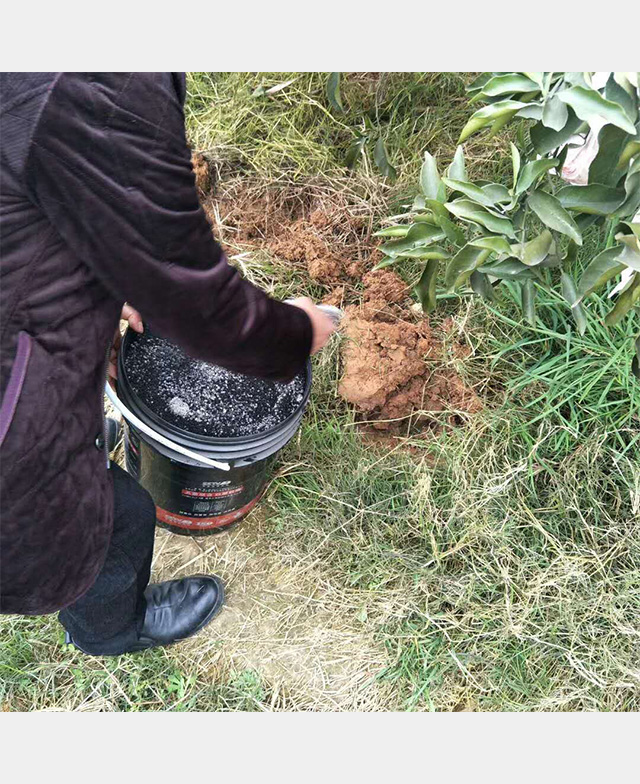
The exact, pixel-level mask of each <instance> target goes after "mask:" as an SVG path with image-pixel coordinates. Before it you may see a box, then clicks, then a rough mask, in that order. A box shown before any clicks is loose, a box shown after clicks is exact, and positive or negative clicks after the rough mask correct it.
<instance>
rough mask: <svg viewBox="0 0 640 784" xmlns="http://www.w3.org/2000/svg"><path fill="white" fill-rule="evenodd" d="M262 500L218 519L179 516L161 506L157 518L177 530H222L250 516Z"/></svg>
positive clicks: (158, 508) (252, 502)
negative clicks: (247, 515)
mask: <svg viewBox="0 0 640 784" xmlns="http://www.w3.org/2000/svg"><path fill="white" fill-rule="evenodd" d="M259 500H260V495H258V496H256V497H255V498H254V499H253V501H249V503H248V504H246V506H243V507H241V508H240V509H236V510H235V511H234V512H228V513H227V514H223V515H218V516H217V517H187V516H186V515H179V514H176V513H175V512H168V511H167V510H166V509H162V508H161V507H160V506H156V517H157V518H158V520H160V522H161V523H166V524H167V525H172V526H175V527H176V528H187V529H191V530H206V529H207V528H220V527H221V526H223V525H229V523H233V522H235V521H236V520H239V519H240V518H241V517H244V516H245V515H246V514H248V513H249V512H250V511H251V509H253V507H254V506H255V505H256V504H257V503H258V501H259Z"/></svg>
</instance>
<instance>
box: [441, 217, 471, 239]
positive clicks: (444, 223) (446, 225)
mask: <svg viewBox="0 0 640 784" xmlns="http://www.w3.org/2000/svg"><path fill="white" fill-rule="evenodd" d="M447 214H448V213H447ZM438 225H439V226H440V227H441V228H442V230H443V231H444V233H445V234H446V236H447V239H448V240H449V242H450V243H452V244H453V245H464V244H465V242H466V237H465V234H464V232H463V231H462V229H459V228H458V227H457V226H456V224H455V223H453V222H452V221H450V220H449V218H445V217H443V216H438Z"/></svg>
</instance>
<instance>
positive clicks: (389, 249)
mask: <svg viewBox="0 0 640 784" xmlns="http://www.w3.org/2000/svg"><path fill="white" fill-rule="evenodd" d="M444 237H445V232H444V231H443V229H441V228H440V227H439V226H432V225H431V224H430V223H414V224H413V226H411V228H410V229H409V231H408V232H407V235H406V237H403V238H402V239H399V240H392V241H391V242H386V243H385V244H384V245H381V246H380V250H381V251H382V252H383V253H386V254H387V256H399V255H401V254H402V253H405V252H406V251H408V250H414V249H415V248H424V247H426V246H427V245H430V244H431V243H433V242H437V241H438V240H442V239H444Z"/></svg>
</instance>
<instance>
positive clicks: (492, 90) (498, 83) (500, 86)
mask: <svg viewBox="0 0 640 784" xmlns="http://www.w3.org/2000/svg"><path fill="white" fill-rule="evenodd" d="M531 90H533V91H535V92H538V90H539V85H538V84H536V83H535V82H534V81H532V80H531V79H529V78H528V77H526V76H524V75H523V74H519V73H510V74H505V75H504V76H494V77H492V78H491V79H489V80H488V81H487V82H486V83H485V84H484V85H483V87H482V90H481V92H482V94H483V95H488V96H489V97H491V98H494V97H495V96H496V95H506V94H509V93H526V92H530V91H531Z"/></svg>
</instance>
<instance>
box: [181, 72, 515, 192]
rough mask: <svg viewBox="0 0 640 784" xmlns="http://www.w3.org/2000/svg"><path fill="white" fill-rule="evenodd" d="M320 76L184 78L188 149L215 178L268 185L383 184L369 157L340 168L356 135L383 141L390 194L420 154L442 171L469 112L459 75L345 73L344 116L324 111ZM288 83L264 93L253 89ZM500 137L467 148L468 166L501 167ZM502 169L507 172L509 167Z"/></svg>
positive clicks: (411, 178)
mask: <svg viewBox="0 0 640 784" xmlns="http://www.w3.org/2000/svg"><path fill="white" fill-rule="evenodd" d="M327 77H328V74H323V73H303V74H300V73H251V74H247V73H192V74H190V75H189V81H188V93H189V100H188V104H187V125H188V128H189V133H190V140H191V143H192V146H193V147H194V149H196V150H199V151H201V152H203V153H204V154H205V155H206V157H208V158H209V159H210V160H211V161H213V162H215V166H216V168H217V169H218V171H219V172H221V174H222V176H229V175H230V174H232V173H240V174H242V175H244V176H258V177H260V178H261V179H262V180H265V181H268V182H271V183H283V182H299V181H300V180H305V179H307V178H314V177H322V178H327V179H330V180H333V181H335V180H336V179H337V178H342V177H345V176H347V177H349V178H350V179H352V180H355V182H356V183H359V184H360V186H361V187H364V188H367V189H370V188H372V187H382V186H383V179H382V178H381V177H380V176H379V174H378V173H377V170H376V169H375V166H374V164H373V156H372V155H371V154H369V155H368V156H367V157H366V159H365V160H363V161H361V162H360V164H359V166H358V167H357V171H358V173H357V174H350V172H349V170H348V169H347V168H346V166H345V158H346V154H347V150H348V148H349V145H350V144H351V142H352V141H353V139H354V138H355V136H356V133H357V132H365V131H366V132H368V133H370V135H371V138H372V139H373V140H375V139H376V138H377V136H378V134H381V135H382V136H383V138H384V139H385V143H386V146H387V151H388V155H389V159H390V161H391V163H392V164H393V166H394V167H395V168H396V169H397V170H398V173H399V180H398V185H397V188H396V190H399V191H400V192H402V190H403V188H405V187H411V188H412V187H414V183H415V182H416V181H417V176H418V173H419V170H420V166H421V160H422V155H423V153H424V151H425V150H427V149H428V150H429V151H430V152H431V153H432V154H434V155H437V156H439V157H440V158H441V159H442V160H443V162H446V163H447V165H448V162H449V160H450V159H451V158H452V156H453V153H454V152H455V148H456V141H457V138H458V136H459V134H460V131H461V130H462V127H463V125H464V123H465V119H466V117H467V115H468V108H467V105H466V100H467V99H466V94H465V91H464V88H465V84H466V82H467V78H466V75H465V74H458V73H388V74H375V73H372V74H348V73H347V74H343V75H342V97H343V103H344V106H345V113H344V114H341V113H339V112H336V111H335V110H333V109H331V107H330V104H329V102H328V99H327V97H326V80H327ZM290 80H293V83H292V84H290V85H289V86H287V87H285V88H283V89H282V90H280V91H279V92H276V93H274V94H273V95H272V96H263V97H254V96H253V92H254V90H255V88H257V87H259V86H264V87H266V88H270V87H274V86H277V85H281V84H284V83H286V82H289V81H290ZM506 149H507V147H506V140H505V139H504V138H502V139H495V140H493V141H491V142H489V143H487V142H486V141H483V142H482V144H476V143H475V142H473V141H472V142H471V143H470V144H467V149H466V154H467V159H468V163H469V169H470V172H471V174H473V175H474V176H475V175H477V176H480V172H481V171H482V172H485V173H486V172H488V171H490V172H493V173H498V174H499V173H500V171H501V170H505V171H506V169H508V166H510V163H508V156H506V157H505V161H506V162H505V161H503V160H502V157H503V156H497V155H496V154H495V153H496V151H497V150H506ZM507 164H508V165H507Z"/></svg>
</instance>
